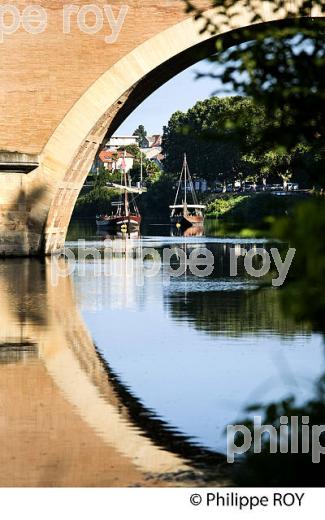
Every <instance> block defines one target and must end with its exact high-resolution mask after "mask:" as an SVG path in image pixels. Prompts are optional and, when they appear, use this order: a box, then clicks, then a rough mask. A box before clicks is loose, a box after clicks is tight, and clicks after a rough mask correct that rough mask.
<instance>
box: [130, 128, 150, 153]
mask: <svg viewBox="0 0 325 520" xmlns="http://www.w3.org/2000/svg"><path fill="white" fill-rule="evenodd" d="M133 135H136V136H137V138H138V144H139V146H140V148H145V147H146V137H147V135H148V134H147V131H146V129H145V127H144V126H143V125H139V126H138V128H137V129H136V130H135V131H134V133H133Z"/></svg>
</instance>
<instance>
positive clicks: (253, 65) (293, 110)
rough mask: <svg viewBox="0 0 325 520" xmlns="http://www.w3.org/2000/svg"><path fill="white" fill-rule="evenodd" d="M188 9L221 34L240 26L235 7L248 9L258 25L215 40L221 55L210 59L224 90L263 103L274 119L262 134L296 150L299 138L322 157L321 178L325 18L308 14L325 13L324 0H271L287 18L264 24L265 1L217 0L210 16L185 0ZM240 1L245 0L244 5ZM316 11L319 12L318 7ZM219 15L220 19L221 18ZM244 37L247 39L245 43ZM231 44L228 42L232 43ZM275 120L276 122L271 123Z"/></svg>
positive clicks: (316, 167)
mask: <svg viewBox="0 0 325 520" xmlns="http://www.w3.org/2000/svg"><path fill="white" fill-rule="evenodd" d="M184 1H185V3H186V5H187V9H188V11H189V12H192V13H193V15H194V16H195V17H196V18H201V19H203V20H204V22H205V23H204V26H203V29H202V30H203V31H209V32H210V33H211V35H213V34H218V33H219V32H220V31H221V25H223V27H222V29H223V31H224V30H225V29H227V28H228V29H229V30H231V29H233V28H234V27H235V19H236V14H235V13H236V12H237V11H238V10H239V8H244V9H245V11H246V12H247V13H248V14H249V15H250V21H251V23H254V24H256V23H258V24H259V25H258V26H257V27H256V29H255V30H254V34H253V36H252V31H251V29H250V28H247V29H243V30H241V31H239V32H236V31H234V32H233V33H232V45H231V46H230V47H226V46H225V45H224V42H223V40H222V39H221V38H218V39H217V41H216V54H215V55H214V56H213V57H212V58H211V59H212V61H215V62H217V63H218V64H219V65H222V67H218V69H215V71H214V72H213V73H212V74H211V76H212V77H215V78H218V79H219V80H221V83H222V90H225V89H226V90H227V89H228V90H229V91H231V92H235V93H237V94H238V95H243V96H249V97H251V98H252V99H254V101H255V102H256V103H258V104H260V105H261V106H263V107H264V109H265V112H266V117H267V119H268V121H269V122H270V124H269V125H267V126H266V127H264V128H263V136H264V137H265V139H266V140H267V141H272V142H273V146H274V148H276V147H278V146H280V147H282V148H285V149H287V150H289V153H291V150H292V149H293V148H294V147H295V146H296V145H297V143H303V144H305V145H306V146H309V148H310V150H311V154H312V155H313V156H314V157H316V156H317V157H318V161H315V162H314V163H313V170H312V175H313V177H314V180H315V181H316V182H323V181H322V172H323V170H324V166H325V160H324V156H325V126H324V121H325V74H324V66H325V20H324V19H322V18H320V17H319V18H317V17H316V16H314V17H313V18H307V17H309V16H310V14H311V12H312V11H311V10H312V8H314V9H318V11H317V13H318V15H319V16H320V15H323V16H324V14H325V3H324V1H323V0H302V1H301V2H290V1H287V2H286V1H282V0H270V2H268V5H269V7H270V10H271V11H273V13H274V14H275V15H277V16H278V15H279V14H281V18H282V19H283V23H281V24H279V23H274V24H263V23H262V22H264V21H265V15H264V13H265V12H266V10H263V5H262V4H263V2H256V1H254V0H245V1H244V2H239V1H238V0H212V1H211V4H212V5H213V6H214V9H215V12H216V14H217V15H219V16H217V17H210V18H205V17H204V15H203V13H202V11H200V10H199V9H197V7H196V5H195V4H196V2H195V0H193V1H192V0H184ZM239 4H240V5H239ZM314 12H315V13H316V11H314ZM216 20H217V21H216ZM243 42H244V43H243ZM227 45H228V44H227ZM272 121H276V124H274V125H272V124H271V123H272Z"/></svg>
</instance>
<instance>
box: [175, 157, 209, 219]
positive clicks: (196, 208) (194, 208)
mask: <svg viewBox="0 0 325 520" xmlns="http://www.w3.org/2000/svg"><path fill="white" fill-rule="evenodd" d="M188 188H190V192H191V197H192V199H193V203H192V204H188ZM182 190H183V191H184V197H183V199H182V201H181V203H180V204H178V203H177V202H178V198H179V197H180V195H181V193H182ZM169 207H170V209H171V210H172V211H171V214H170V222H171V224H173V225H176V226H180V227H183V228H188V227H190V226H203V223H204V216H203V210H204V209H205V206H204V205H203V204H199V203H198V199H197V195H196V193H195V189H194V185H193V181H192V177H191V174H190V170H189V167H188V164H187V158H186V154H184V162H183V168H182V171H181V175H180V179H179V182H178V187H177V192H176V197H175V202H174V204H173V205H172V206H169Z"/></svg>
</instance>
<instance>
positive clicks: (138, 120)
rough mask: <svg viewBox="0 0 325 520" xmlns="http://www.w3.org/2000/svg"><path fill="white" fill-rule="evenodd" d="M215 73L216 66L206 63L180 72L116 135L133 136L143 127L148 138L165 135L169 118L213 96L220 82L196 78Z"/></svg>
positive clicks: (131, 116)
mask: <svg viewBox="0 0 325 520" xmlns="http://www.w3.org/2000/svg"><path fill="white" fill-rule="evenodd" d="M211 70H214V71H215V70H216V65H215V64H211V63H210V62H209V61H207V60H204V61H201V62H200V63H197V64H196V65H194V66H192V67H190V68H188V69H186V70H185V71H184V72H181V73H180V74H178V75H177V76H175V77H174V78H172V79H171V80H170V81H168V82H167V83H165V85H163V86H162V87H160V88H159V89H158V90H156V91H155V92H154V93H153V94H152V95H151V96H149V97H148V98H147V99H146V100H145V101H144V102H143V103H142V104H141V105H139V107H138V108H137V109H136V110H134V112H132V114H131V115H130V116H129V117H128V118H127V119H126V120H125V121H124V123H123V124H122V125H121V126H120V127H119V129H118V130H117V131H116V133H115V135H133V132H134V130H135V129H136V128H137V127H138V126H139V125H141V124H142V125H144V127H145V129H146V130H147V132H148V135H153V134H162V130H163V126H164V125H167V123H168V121H169V118H170V116H171V115H172V114H173V113H174V112H176V111H177V110H181V111H187V110H188V109H189V108H191V107H192V106H193V105H195V103H196V102H197V101H200V100H203V99H206V98H208V97H210V96H211V95H212V94H213V93H214V92H215V90H216V89H218V88H219V87H220V83H219V82H218V81H217V80H215V79H212V78H208V77H205V78H202V79H199V80H196V79H195V73H196V72H201V73H202V72H206V73H207V72H209V71H211Z"/></svg>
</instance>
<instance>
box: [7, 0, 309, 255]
mask: <svg viewBox="0 0 325 520" xmlns="http://www.w3.org/2000/svg"><path fill="white" fill-rule="evenodd" d="M81 3H82V2H81ZM131 3H135V4H137V2H131ZM146 3H147V2H146ZM149 3H150V2H149ZM164 3H166V4H168V5H169V9H167V8H166V17H167V20H165V21H164V23H162V22H160V23H159V24H157V27H154V30H153V34H151V36H150V37H149V38H147V39H145V40H144V41H142V42H141V43H139V44H138V45H132V43H131V45H130V41H129V42H128V51H127V52H125V53H123V52H122V53H121V56H120V57H119V59H117V60H116V61H114V59H113V62H112V63H111V64H110V66H108V67H104V68H103V71H102V73H101V74H99V75H98V76H97V77H96V78H95V80H94V81H89V84H88V86H87V87H86V88H85V89H84V91H83V92H82V93H81V94H77V95H76V96H75V98H73V96H72V97H71V100H70V104H71V106H70V108H69V109H68V110H67V111H66V113H65V115H64V116H63V117H62V119H61V121H60V122H59V123H58V124H56V126H55V125H54V126H53V130H52V133H50V135H49V136H48V137H47V138H45V134H44V131H43V134H42V136H41V138H40V141H39V142H40V144H41V145H42V146H41V148H40V150H39V153H38V155H37V159H38V160H37V162H38V167H37V168H36V169H34V170H33V171H31V172H30V173H29V174H28V175H24V174H21V173H20V174H19V175H16V176H15V177H13V176H11V177H8V175H9V174H8V175H6V176H3V175H2V178H1V177H0V183H2V185H4V182H8V190H9V192H10V194H9V196H7V194H6V189H5V192H4V194H3V195H2V198H1V196H0V208H1V205H2V206H3V208H2V209H3V212H2V216H3V219H2V222H1V224H0V254H1V253H2V254H22V255H29V254H44V253H45V254H50V253H52V252H56V251H59V250H60V248H62V247H63V245H64V241H65V237H66V232H67V228H68V225H69V222H70V218H71V214H72V211H73V208H74V205H75V202H76V199H77V197H78V194H79V192H80V190H81V188H82V186H83V184H84V181H85V178H86V176H87V174H88V171H89V168H90V166H91V164H92V161H93V159H94V157H95V154H96V152H97V150H98V147H99V146H100V144H101V142H102V140H103V138H104V136H105V134H106V133H107V131H108V133H110V134H112V133H113V132H114V131H115V130H116V128H117V127H118V126H119V124H120V123H121V122H122V121H123V120H124V119H125V118H126V117H127V115H129V113H131V111H132V110H133V109H134V108H135V107H136V106H137V105H138V104H139V103H140V102H142V101H143V100H144V99H145V98H146V97H147V96H148V95H150V94H151V93H152V92H153V91H154V90H155V89H156V88H158V87H159V86H161V85H162V84H163V83H165V82H166V81H167V80H168V79H170V78H171V77H173V76H175V75H176V74H177V73H179V72H181V71H182V70H184V69H186V68H187V67H188V66H190V65H191V64H193V63H195V62H196V61H199V60H200V59H202V58H204V57H207V56H208V55H210V54H211V53H212V52H213V49H214V48H215V47H214V43H215V40H216V38H228V37H231V33H232V32H233V31H240V30H241V29H243V28H247V27H249V26H250V25H251V22H250V20H251V13H250V12H249V11H248V10H247V9H245V8H243V9H242V10H240V12H239V14H238V15H237V16H236V17H234V18H233V21H232V29H231V30H230V29H229V26H228V25H227V26H224V27H223V28H221V29H220V32H219V34H217V35H215V36H211V35H210V34H209V33H203V34H201V33H200V28H201V26H200V22H196V21H194V20H193V19H192V18H191V17H190V16H189V15H185V13H184V6H183V4H182V2H179V1H177V2H175V3H174V5H173V6H172V8H170V4H171V2H167V0H166V1H165V2H164ZM151 4H152V2H151ZM154 4H157V5H158V2H156V3H154ZM200 4H201V5H202V6H204V5H205V6H206V5H207V4H209V2H205V1H203V0H202V2H200ZM291 4H292V2H291ZM261 5H262V9H263V20H264V23H275V22H276V23H279V22H281V21H282V20H284V15H283V13H281V12H277V13H274V12H273V11H272V9H271V7H270V5H269V4H268V3H266V2H262V3H261ZM205 14H206V15H208V16H213V11H211V10H210V11H206V12H205ZM317 14H318V13H317V12H312V13H311V16H313V17H314V16H317ZM135 23H136V22H135ZM154 25H155V24H154ZM161 29H162V30H161ZM137 30H139V27H138V28H137ZM140 32H141V31H140ZM145 32H146V31H144V33H145ZM151 32H152V31H151ZM61 43H62V42H61ZM112 48H113V47H112ZM122 50H123V49H122ZM88 65H89V63H88ZM57 66H59V64H57ZM90 79H92V78H91V74H90ZM70 90H71V88H70ZM69 92H70V91H69ZM57 95H58V96H59V95H60V91H57ZM42 106H43V105H42ZM53 121H54V120H53V118H52V119H51V124H53ZM0 137H1V134H0ZM20 146H21V145H20ZM7 148H8V149H10V150H11V151H12V144H11V145H10V144H8V145H7ZM35 149H36V151H37V144H36V145H35V144H34V145H33V146H30V147H29V148H28V147H27V151H28V152H30V151H32V152H35ZM21 151H22V150H21ZM33 157H35V155H34V156H33ZM17 222H18V224H17V225H16V223H17Z"/></svg>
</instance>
